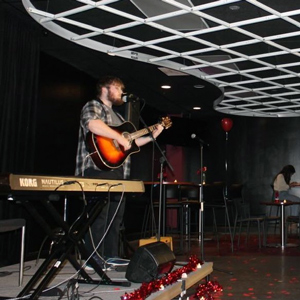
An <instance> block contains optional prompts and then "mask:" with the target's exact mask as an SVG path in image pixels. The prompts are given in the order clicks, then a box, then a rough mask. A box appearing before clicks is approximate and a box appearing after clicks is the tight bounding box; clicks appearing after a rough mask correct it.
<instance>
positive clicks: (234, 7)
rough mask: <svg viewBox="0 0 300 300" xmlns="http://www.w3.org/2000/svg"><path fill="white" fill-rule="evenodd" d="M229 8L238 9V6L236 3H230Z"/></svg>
mask: <svg viewBox="0 0 300 300" xmlns="http://www.w3.org/2000/svg"><path fill="white" fill-rule="evenodd" d="M229 9H231V10H239V9H240V7H239V6H238V5H230V6H229Z"/></svg>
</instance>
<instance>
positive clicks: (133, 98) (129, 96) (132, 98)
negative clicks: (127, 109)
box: [122, 93, 140, 103]
mask: <svg viewBox="0 0 300 300" xmlns="http://www.w3.org/2000/svg"><path fill="white" fill-rule="evenodd" d="M122 100H123V102H125V103H126V102H136V101H140V98H139V97H138V96H136V95H133V94H127V93H123V94H122Z"/></svg>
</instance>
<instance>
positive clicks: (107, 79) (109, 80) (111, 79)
mask: <svg viewBox="0 0 300 300" xmlns="http://www.w3.org/2000/svg"><path fill="white" fill-rule="evenodd" d="M112 84H117V85H120V86H121V88H122V90H124V88H125V85H124V83H123V81H122V80H121V79H120V78H119V77H116V76H103V77H101V78H100V79H99V80H98V83H97V86H96V88H97V96H101V89H102V88H103V87H106V86H109V85H112Z"/></svg>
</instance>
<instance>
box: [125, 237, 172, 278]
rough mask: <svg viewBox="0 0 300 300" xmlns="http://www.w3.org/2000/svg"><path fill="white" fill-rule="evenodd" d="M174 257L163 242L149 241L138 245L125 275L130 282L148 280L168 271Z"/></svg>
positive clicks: (170, 268)
mask: <svg viewBox="0 0 300 300" xmlns="http://www.w3.org/2000/svg"><path fill="white" fill-rule="evenodd" d="M175 261H176V257H175V255H174V253H173V252H172V250H171V249H170V247H169V246H167V245H166V244H165V243H163V242H155V243H150V244H147V245H144V246H141V247H139V248H138V249H137V250H136V252H135V253H134V254H133V256H132V258H131V260H130V262H129V264H128V267H127V271H126V275H125V277H126V278H127V279H128V280H129V281H131V282H137V283H143V282H150V281H152V280H154V279H158V278H160V277H162V276H163V275H164V274H167V273H169V272H170V271H171V270H172V269H173V267H174V264H175Z"/></svg>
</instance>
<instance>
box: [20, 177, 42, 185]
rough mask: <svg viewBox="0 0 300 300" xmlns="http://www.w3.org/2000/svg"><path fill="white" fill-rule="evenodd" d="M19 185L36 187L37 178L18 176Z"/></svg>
mask: <svg viewBox="0 0 300 300" xmlns="http://www.w3.org/2000/svg"><path fill="white" fill-rule="evenodd" d="M19 180H20V186H24V187H37V186H38V184H37V180H36V179H34V178H20V179H19Z"/></svg>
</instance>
